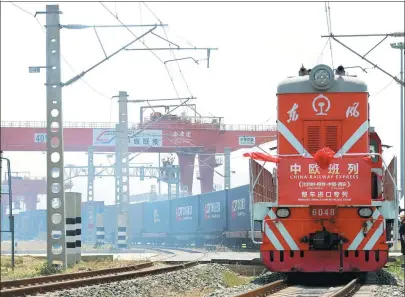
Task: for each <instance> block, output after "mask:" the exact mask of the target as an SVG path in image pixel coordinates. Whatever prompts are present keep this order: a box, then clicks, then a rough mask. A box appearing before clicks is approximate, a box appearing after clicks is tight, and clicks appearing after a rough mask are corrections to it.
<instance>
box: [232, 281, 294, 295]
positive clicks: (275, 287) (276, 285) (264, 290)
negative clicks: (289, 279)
mask: <svg viewBox="0 0 405 297" xmlns="http://www.w3.org/2000/svg"><path fill="white" fill-rule="evenodd" d="M286 284H287V283H286V281H285V280H278V281H275V282H272V283H270V284H268V285H265V286H263V287H260V288H258V289H254V290H251V291H248V292H245V293H242V294H240V295H237V296H235V297H258V296H262V295H263V294H272V293H275V292H277V291H279V290H281V289H283V288H285V287H286Z"/></svg>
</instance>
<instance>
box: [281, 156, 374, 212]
mask: <svg viewBox="0 0 405 297" xmlns="http://www.w3.org/2000/svg"><path fill="white" fill-rule="evenodd" d="M278 188H279V197H278V199H279V202H278V203H279V205H371V164H370V163H369V162H367V161H366V160H364V159H333V160H332V162H331V163H330V164H329V166H328V168H326V169H322V168H320V167H319V165H318V164H316V162H315V160H314V159H303V158H299V159H298V158H291V159H283V160H281V161H280V163H279V164H278Z"/></svg>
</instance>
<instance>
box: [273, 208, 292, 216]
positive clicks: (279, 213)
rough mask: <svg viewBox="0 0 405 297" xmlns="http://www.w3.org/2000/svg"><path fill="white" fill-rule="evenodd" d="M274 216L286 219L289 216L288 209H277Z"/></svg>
mask: <svg viewBox="0 0 405 297" xmlns="http://www.w3.org/2000/svg"><path fill="white" fill-rule="evenodd" d="M276 214H277V216H278V217H279V218H287V217H288V216H289V215H290V210H289V209H288V208H279V209H277V211H276Z"/></svg>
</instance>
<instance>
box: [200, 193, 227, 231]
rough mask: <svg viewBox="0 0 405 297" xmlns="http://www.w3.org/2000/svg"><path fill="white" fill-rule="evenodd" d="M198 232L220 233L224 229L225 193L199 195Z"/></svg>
mask: <svg viewBox="0 0 405 297" xmlns="http://www.w3.org/2000/svg"><path fill="white" fill-rule="evenodd" d="M199 213H200V231H201V232H203V233H210V232H220V231H223V230H224V229H225V228H226V192H225V191H218V192H211V193H206V194H201V195H200V211H199Z"/></svg>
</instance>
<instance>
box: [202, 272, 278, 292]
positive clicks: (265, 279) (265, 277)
mask: <svg viewBox="0 0 405 297" xmlns="http://www.w3.org/2000/svg"><path fill="white" fill-rule="evenodd" d="M284 278H285V275H284V274H283V273H279V272H276V273H272V272H266V273H264V274H262V275H260V276H258V277H257V278H255V279H254V280H253V281H252V282H250V283H248V284H245V285H242V286H237V287H230V288H222V289H219V290H216V291H215V292H213V293H211V294H208V295H205V296H204V297H233V296H236V295H239V294H242V293H244V292H247V291H250V290H254V289H257V288H260V287H261V286H263V285H265V284H269V283H271V282H275V281H277V280H280V279H284Z"/></svg>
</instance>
